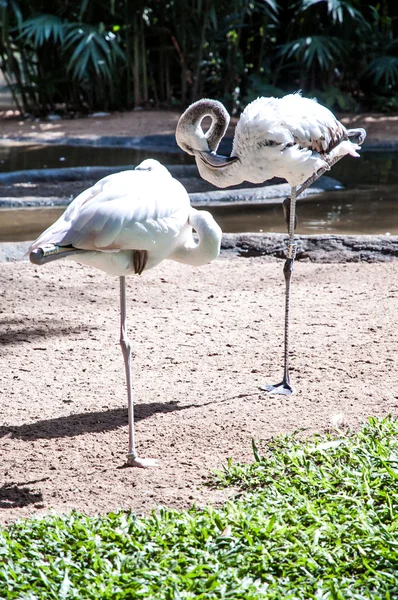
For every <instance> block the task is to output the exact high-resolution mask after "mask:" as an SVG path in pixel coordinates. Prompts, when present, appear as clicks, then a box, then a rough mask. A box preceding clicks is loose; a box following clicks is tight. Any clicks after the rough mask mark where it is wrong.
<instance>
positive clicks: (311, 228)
mask: <svg viewBox="0 0 398 600" xmlns="http://www.w3.org/2000/svg"><path fill="white" fill-rule="evenodd" d="M397 198H398V184H396V185H380V186H377V187H376V188H375V187H372V186H361V188H358V189H354V190H343V191H338V192H324V193H323V194H322V195H321V196H318V198H317V199H313V200H308V201H305V202H300V201H298V205H297V214H298V220H299V224H298V228H297V233H298V234H300V233H301V234H319V233H320V234H321V233H337V234H384V233H387V232H389V233H391V234H392V235H398V210H397V208H398V200H397ZM208 210H210V212H211V213H212V214H213V215H214V217H215V219H217V221H218V223H219V224H220V226H221V228H222V229H223V231H224V232H226V233H240V232H242V233H243V232H262V231H264V232H275V233H285V231H286V226H285V224H284V221H283V216H282V208H281V206H280V205H277V206H264V205H252V206H248V205H246V204H244V205H243V204H242V205H232V206H222V207H214V208H210V209H208ZM62 212H63V209H59V208H24V209H19V210H18V209H12V210H6V209H0V241H25V240H32V239H34V238H36V237H37V236H38V235H39V234H40V233H41V232H42V231H43V230H44V229H46V227H48V226H49V225H51V224H52V223H53V222H54V221H55V220H56V219H57V218H58V217H59V215H60V214H61V213H62Z"/></svg>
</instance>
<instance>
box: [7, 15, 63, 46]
mask: <svg viewBox="0 0 398 600" xmlns="http://www.w3.org/2000/svg"><path fill="white" fill-rule="evenodd" d="M67 26H68V24H67V22H66V21H62V20H61V19H60V18H59V17H57V16H55V15H38V16H37V17H32V18H31V19H27V20H26V21H24V22H23V23H22V24H21V25H20V27H19V30H20V34H19V39H21V38H22V39H24V40H25V41H29V42H31V43H32V45H33V46H34V47H35V48H39V47H40V46H43V44H44V42H47V41H49V40H51V41H53V42H54V43H57V42H59V43H61V44H63V42H64V40H65V34H66V29H67Z"/></svg>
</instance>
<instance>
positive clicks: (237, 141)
mask: <svg viewBox="0 0 398 600" xmlns="http://www.w3.org/2000/svg"><path fill="white" fill-rule="evenodd" d="M204 117H210V118H211V125H210V127H209V129H208V131H207V132H206V133H204V132H203V129H202V127H201V123H202V120H203V119H204ZM228 125H229V114H228V112H227V111H226V110H225V108H224V106H223V105H222V104H221V103H220V102H218V101H216V100H208V99H203V100H199V101H198V102H195V103H194V104H192V105H191V106H189V107H188V108H187V110H186V111H185V112H184V113H183V115H182V116H181V117H180V120H179V122H178V124H177V130H176V140H177V143H178V145H179V146H180V147H181V148H182V149H183V150H184V151H185V152H187V153H188V154H191V155H193V156H194V157H195V160H196V164H197V167H198V169H199V173H200V175H201V176H202V177H203V179H206V180H207V181H209V182H210V183H212V184H214V185H216V186H217V187H222V188H223V187H228V186H230V185H237V184H239V183H242V182H243V181H250V182H252V183H262V182H264V181H267V180H268V179H271V178H272V177H283V178H284V179H286V181H287V182H288V183H289V185H290V188H291V198H288V199H286V201H285V202H284V210H285V209H286V212H285V219H286V222H287V224H288V233H289V240H288V249H287V260H286V262H285V265H284V270H283V272H284V277H285V283H286V295H285V336H284V337H285V340H284V372H283V380H282V382H281V383H279V384H277V385H267V386H265V389H266V390H267V391H268V392H269V393H279V394H291V393H293V388H292V386H291V385H290V377H289V321H290V290H291V277H292V271H293V264H294V259H295V254H296V246H295V244H294V229H295V222H296V198H297V196H298V195H300V194H301V193H302V192H303V191H304V190H305V189H306V188H307V187H308V186H309V185H310V184H311V183H313V182H314V181H315V180H316V179H317V178H318V177H320V176H321V175H322V174H323V173H324V172H325V171H326V170H329V169H330V168H331V166H332V165H333V164H334V163H335V162H337V161H338V160H340V158H342V157H343V156H345V155H347V154H350V155H351V156H359V154H358V153H357V150H358V149H359V145H360V144H362V143H363V141H364V139H365V137H366V132H365V130H364V129H351V130H347V129H346V128H345V127H344V125H342V123H340V122H339V121H338V120H337V119H336V117H335V116H334V115H333V113H331V112H330V110H328V109H327V108H325V107H324V106H322V105H320V104H318V103H317V102H316V100H310V99H308V98H302V97H301V95H300V94H290V95H288V96H285V97H283V98H258V99H257V100H255V101H254V102H251V104H249V105H248V106H247V107H246V109H245V110H244V111H243V113H242V115H241V117H240V119H239V121H238V123H237V125H236V129H235V136H234V140H233V146H232V153H231V156H228V157H226V156H220V155H219V154H217V148H218V146H219V143H220V141H221V139H222V137H223V136H224V134H225V132H226V130H227V127H228ZM298 186H300V187H298Z"/></svg>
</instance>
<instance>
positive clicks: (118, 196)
mask: <svg viewBox="0 0 398 600" xmlns="http://www.w3.org/2000/svg"><path fill="white" fill-rule="evenodd" d="M193 229H194V230H195V231H196V232H197V233H198V236H199V241H198V242H197V243H196V242H195V240H194V238H193V235H192V230H193ZM220 243H221V229H220V228H219V226H218V225H217V223H216V222H215V221H214V219H213V217H212V216H211V215H210V213H208V212H206V211H197V210H195V209H194V208H192V207H191V205H190V200H189V196H188V194H187V192H186V190H185V188H184V187H183V186H182V185H181V183H179V182H178V181H177V180H175V179H173V177H172V176H171V174H170V173H169V171H168V170H167V169H166V168H165V167H164V166H162V165H161V164H160V163H158V162H157V161H156V160H152V159H148V160H145V161H144V162H142V163H141V164H140V165H139V166H138V167H137V168H136V169H135V170H133V171H122V172H121V173H115V174H113V175H109V176H108V177H105V178H103V179H101V180H100V181H98V182H97V183H96V184H95V185H94V186H93V187H91V188H90V189H88V190H85V191H84V192H82V193H81V194H80V195H79V196H77V198H75V200H73V202H72V203H71V204H70V205H69V206H68V208H67V209H66V211H65V212H64V213H63V215H62V216H61V217H60V218H59V219H58V221H56V222H55V223H54V224H53V225H51V227H49V228H48V229H47V230H46V231H45V232H44V233H42V235H41V236H40V237H39V238H38V239H37V240H36V241H35V242H33V244H32V246H31V247H30V249H29V251H28V252H30V255H29V258H30V261H31V262H32V263H34V264H38V265H42V264H44V263H47V262H50V261H53V260H57V259H60V258H70V259H72V260H75V261H76V262H79V263H84V264H86V265H91V266H93V267H97V268H98V269H101V270H102V271H105V272H106V273H109V274H111V275H117V276H119V277H120V311H121V323H120V344H121V348H122V353H123V358H124V363H125V369H126V382H127V396H128V426H129V450H128V455H127V464H128V465H130V466H137V467H150V466H154V465H155V464H156V461H154V460H152V459H145V458H139V457H138V456H137V452H136V448H135V435H134V411H133V397H132V384H131V349H130V342H129V339H128V337H127V329H126V282H125V276H126V275H134V274H139V275H140V274H141V273H142V272H143V271H144V270H145V271H146V270H148V269H150V268H152V267H154V266H155V265H157V264H159V263H160V262H161V261H162V260H164V259H166V258H167V259H171V260H175V261H178V262H182V263H186V264H189V265H193V266H200V265H204V264H206V263H207V262H209V261H211V260H213V259H215V258H216V257H217V256H218V254H219V251H220Z"/></svg>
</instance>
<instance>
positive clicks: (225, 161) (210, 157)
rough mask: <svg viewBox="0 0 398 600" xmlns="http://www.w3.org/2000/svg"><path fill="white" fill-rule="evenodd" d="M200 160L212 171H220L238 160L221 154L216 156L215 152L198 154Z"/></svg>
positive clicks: (235, 157)
mask: <svg viewBox="0 0 398 600" xmlns="http://www.w3.org/2000/svg"><path fill="white" fill-rule="evenodd" d="M198 154H199V156H200V159H201V160H202V161H203V162H204V163H205V164H206V165H207V166H209V167H212V168H213V169H221V168H222V167H227V166H228V165H230V164H231V163H234V162H236V161H237V160H239V158H238V157H237V156H222V155H221V154H216V153H215V152H208V151H204V152H198Z"/></svg>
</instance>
